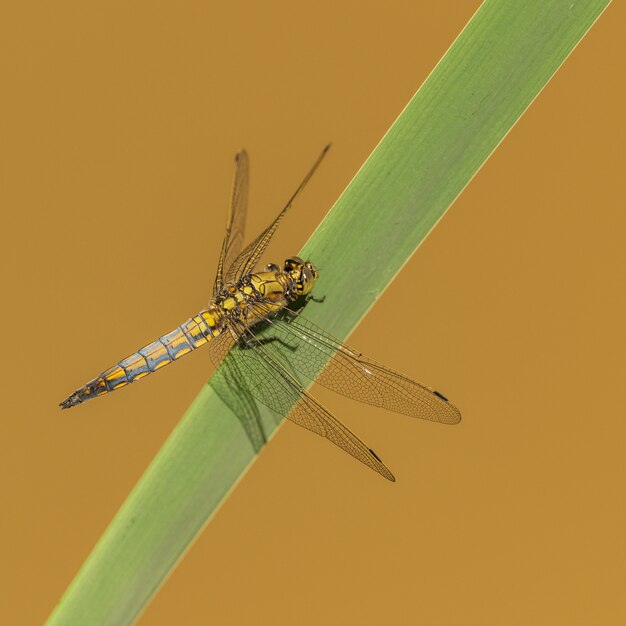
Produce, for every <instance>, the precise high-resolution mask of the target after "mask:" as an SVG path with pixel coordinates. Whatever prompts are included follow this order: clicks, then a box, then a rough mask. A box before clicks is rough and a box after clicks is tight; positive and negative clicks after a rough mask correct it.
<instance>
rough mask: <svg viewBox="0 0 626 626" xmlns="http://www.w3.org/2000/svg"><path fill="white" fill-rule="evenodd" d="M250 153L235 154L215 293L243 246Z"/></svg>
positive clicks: (243, 151) (221, 285) (214, 288)
mask: <svg viewBox="0 0 626 626" xmlns="http://www.w3.org/2000/svg"><path fill="white" fill-rule="evenodd" d="M249 176H250V174H249V165H248V153H247V152H246V151H245V150H242V151H241V152H238V153H237V155H236V156H235V174H234V176H233V187H232V191H231V195H230V204H229V206H228V215H227V216H226V233H225V234H224V241H223V243H222V251H221V253H220V259H219V261H218V264H217V274H216V276H215V284H214V285H213V295H214V296H215V295H217V293H218V292H219V291H220V289H221V288H222V287H223V286H224V282H225V281H224V274H225V273H226V272H228V268H229V267H230V266H231V265H232V264H233V261H234V260H235V259H236V258H237V255H238V254H239V253H240V252H241V247H242V246H243V238H244V231H245V226H246V213H247V210H248V185H249Z"/></svg>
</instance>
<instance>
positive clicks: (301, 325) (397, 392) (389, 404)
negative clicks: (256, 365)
mask: <svg viewBox="0 0 626 626" xmlns="http://www.w3.org/2000/svg"><path fill="white" fill-rule="evenodd" d="M259 306H260V307H261V308H262V307H263V305H259ZM265 325H266V329H264V331H263V336H264V337H266V338H267V339H266V340H265V341H266V342H268V343H267V346H268V348H269V349H270V350H271V351H272V352H273V353H274V354H276V355H277V356H278V358H281V359H284V360H286V361H288V362H289V363H290V365H291V366H292V367H293V368H294V369H295V370H296V371H298V372H300V373H301V374H303V375H304V376H306V377H307V378H309V379H310V380H315V382H316V383H318V384H320V385H322V386H324V387H327V388H328V389H331V390H333V391H335V392H337V393H340V394H342V395H344V396H347V397H348V398H352V399H354V400H358V401H359V402H364V403H365V404H371V405H374V406H378V407H381V408H383V409H387V410H389V411H395V412H396V413H403V414H404V415H410V416H411V417H419V418H421V419H426V420H431V421H434V422H441V423H443V424H458V423H459V422H460V421H461V414H460V412H459V410H458V409H457V408H456V407H455V406H454V405H453V404H451V403H450V402H448V400H447V398H446V397H445V396H444V395H442V394H441V393H439V392H438V391H435V390H434V389H430V388H429V387H426V385H422V384H421V383H418V382H416V381H414V380H411V379H410V378H407V377H406V376H404V375H402V374H399V373H398V372H394V371H393V370H391V369H389V368H387V367H385V366H384V365H381V364H380V363H377V362H376V361H373V360H372V359H370V358H368V357H367V356H365V355H363V354H361V353H360V352H357V351H356V350H354V349H352V348H350V347H348V346H346V345H345V344H343V343H341V342H340V341H339V340H338V339H335V338H334V337H332V336H331V335H329V334H328V333H327V332H326V331H325V330H323V329H321V328H320V327H319V326H316V325H315V324H313V323H312V322H310V321H309V320H307V319H305V318H303V317H302V316H300V315H298V314H297V313H295V312H293V311H290V310H288V309H283V310H282V311H280V312H279V313H278V314H277V315H275V316H274V317H268V318H267V319H266V321H265ZM318 372H321V373H319V375H318Z"/></svg>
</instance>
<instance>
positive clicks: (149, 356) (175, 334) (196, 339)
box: [59, 308, 221, 409]
mask: <svg viewBox="0 0 626 626" xmlns="http://www.w3.org/2000/svg"><path fill="white" fill-rule="evenodd" d="M220 317H221V316H220V313H219V312H218V311H216V310H215V309H212V308H211V309H205V310H204V311H200V313H198V314H197V315H194V316H193V317H191V318H189V319H188V320H187V321H186V322H185V323H184V324H181V325H180V326H179V327H178V328H177V329H176V330H173V331H172V332H171V333H167V334H166V335H163V336H162V337H159V338H158V339H157V340H156V341H153V342H152V343H149V344H147V345H145V346H144V347H143V348H140V349H139V350H137V352H135V353H134V354H131V355H130V356H128V357H126V358H125V359H124V360H122V361H120V362H119V363H117V364H116V365H114V366H113V367H111V368H109V369H108V370H106V371H104V372H102V373H101V374H100V375H99V376H98V377H97V378H94V379H93V380H91V381H89V382H88V383H87V384H86V385H84V386H83V387H81V388H80V389H77V390H76V391H75V392H74V393H72V394H71V395H70V396H68V397H67V398H66V399H65V400H63V402H61V404H60V405H59V406H61V407H62V408H63V409H69V408H71V407H73V406H76V405H77V404H81V403H83V402H86V401H87V400H91V398H97V397H98V396H102V395H104V394H106V393H109V392H110V391H115V390H116V389H120V388H122V387H125V386H126V385H128V384H130V383H133V382H135V381H136V380H140V379H141V378H144V377H145V376H147V375H148V374H151V373H152V372H156V371H157V370H159V369H161V368H162V367H164V366H165V365H168V364H169V363H171V362H172V361H177V360H178V359H179V358H181V357H182V356H184V355H185V354H189V353H190V352H191V351H192V350H195V349H196V348H199V347H200V346H202V345H204V344H205V343H207V342H209V341H210V340H211V339H212V338H213V337H215V336H216V335H219V334H220V332H221V326H220V324H219V321H220Z"/></svg>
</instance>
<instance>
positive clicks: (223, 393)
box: [209, 337, 267, 452]
mask: <svg viewBox="0 0 626 626" xmlns="http://www.w3.org/2000/svg"><path fill="white" fill-rule="evenodd" d="M218 340H219V337H218V338H217V339H216V341H218ZM226 347H227V346H226ZM209 385H210V386H211V387H212V388H213V390H214V391H215V392H216V393H217V395H218V396H219V397H220V398H221V399H222V401H223V402H224V404H226V406H228V407H229V408H230V410H231V411H232V412H233V413H234V414H235V415H236V416H237V419H238V420H239V421H240V422H241V425H242V426H243V428H244V431H245V433H246V435H247V437H248V440H249V441H250V444H251V445H252V448H253V450H254V451H255V452H258V451H259V450H260V449H261V448H262V447H263V446H264V445H265V443H266V442H267V435H266V433H265V429H264V427H263V421H262V419H261V413H260V411H259V407H258V405H257V403H256V401H255V399H254V397H253V396H252V394H251V393H250V391H249V389H248V387H247V384H246V378H245V376H244V375H243V373H242V372H241V370H240V369H239V367H238V365H237V362H236V360H235V358H234V357H231V355H230V354H226V356H225V358H224V361H223V362H222V367H219V368H218V369H217V371H216V372H215V374H213V376H212V377H211V379H210V380H209Z"/></svg>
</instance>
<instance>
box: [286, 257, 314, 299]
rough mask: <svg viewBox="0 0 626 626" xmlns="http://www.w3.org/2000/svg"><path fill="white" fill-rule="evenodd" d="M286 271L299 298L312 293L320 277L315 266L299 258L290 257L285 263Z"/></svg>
mask: <svg viewBox="0 0 626 626" xmlns="http://www.w3.org/2000/svg"><path fill="white" fill-rule="evenodd" d="M284 271H285V273H286V274H287V275H288V276H290V277H291V279H292V280H293V282H294V285H295V295H296V296H297V297H300V296H305V295H306V294H308V293H310V292H311V290H312V289H313V285H315V281H316V280H317V276H318V273H317V268H316V267H315V265H313V263H311V262H310V261H303V260H302V259H301V258H300V257H298V256H292V257H289V258H288V259H287V260H286V261H285V267H284Z"/></svg>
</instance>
